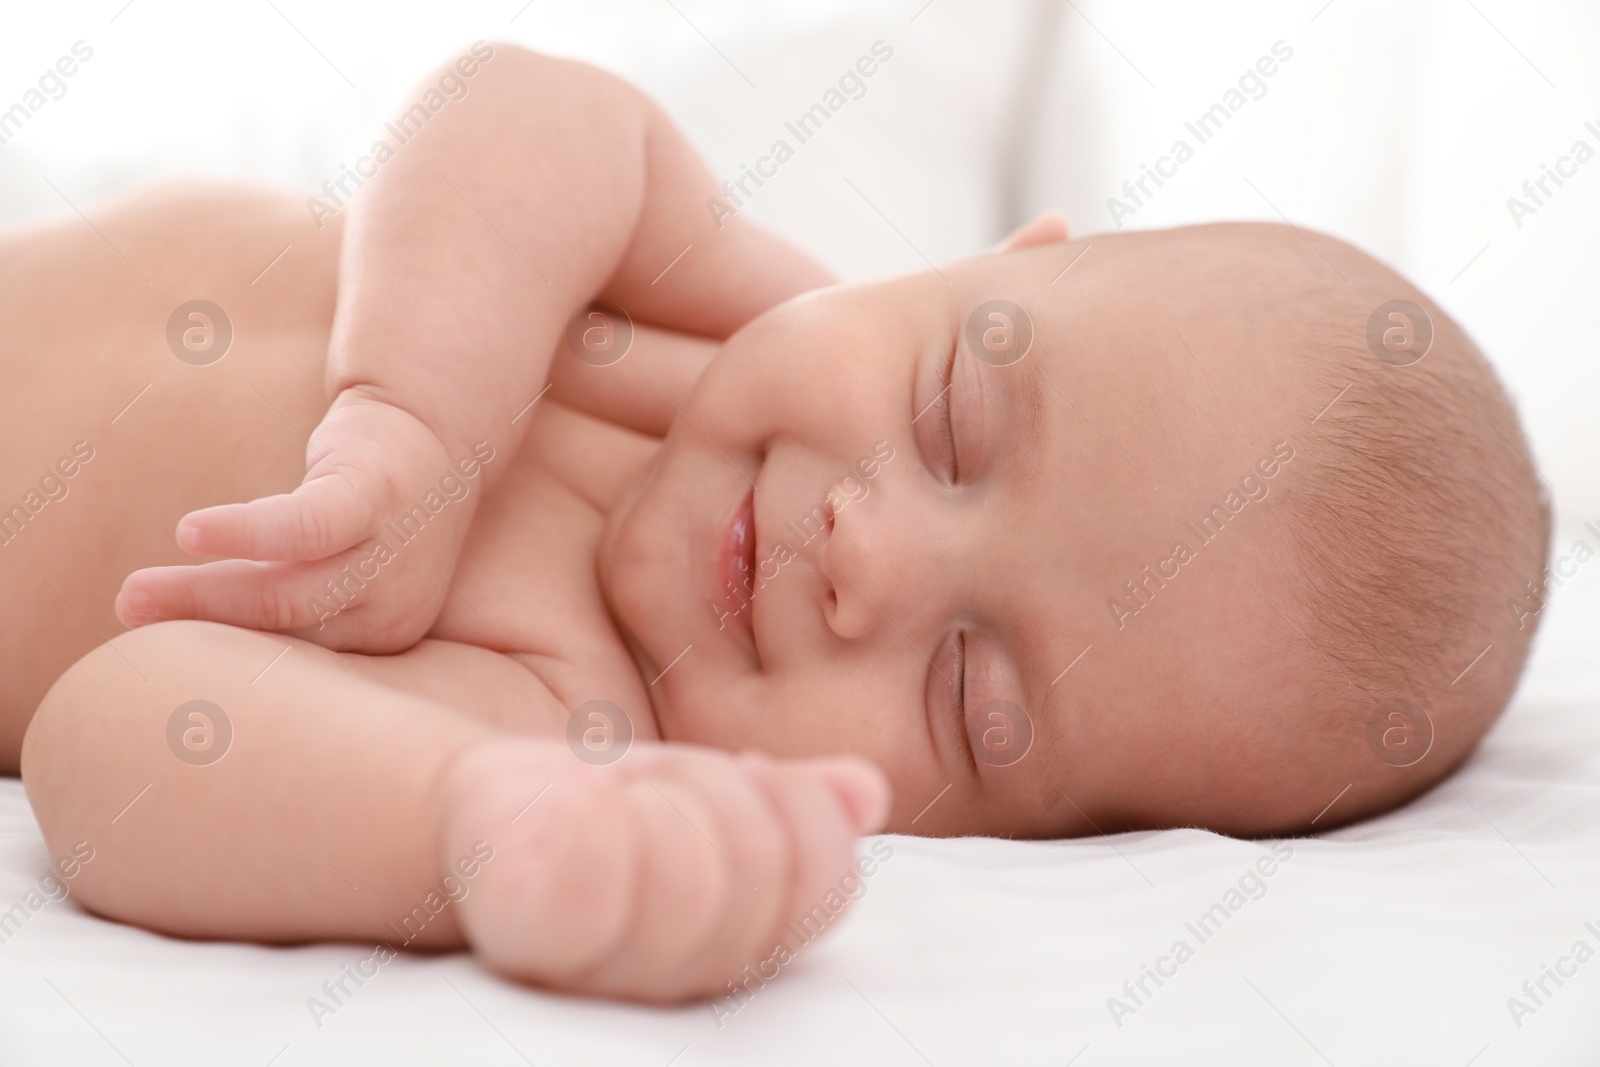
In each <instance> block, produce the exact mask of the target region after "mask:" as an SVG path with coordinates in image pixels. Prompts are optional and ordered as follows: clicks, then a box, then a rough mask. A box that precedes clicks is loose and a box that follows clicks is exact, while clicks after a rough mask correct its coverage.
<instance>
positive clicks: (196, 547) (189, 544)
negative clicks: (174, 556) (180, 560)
mask: <svg viewBox="0 0 1600 1067" xmlns="http://www.w3.org/2000/svg"><path fill="white" fill-rule="evenodd" d="M201 541H202V538H201V536H200V531H199V530H197V529H195V528H194V527H193V526H183V525H180V526H179V527H178V547H179V548H181V549H183V550H184V551H185V552H199V551H201Z"/></svg>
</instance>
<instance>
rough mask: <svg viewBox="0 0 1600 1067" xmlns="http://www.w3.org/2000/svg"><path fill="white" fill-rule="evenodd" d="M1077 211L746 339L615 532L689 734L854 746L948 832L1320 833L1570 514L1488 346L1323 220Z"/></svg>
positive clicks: (736, 742) (1394, 765)
mask: <svg viewBox="0 0 1600 1067" xmlns="http://www.w3.org/2000/svg"><path fill="white" fill-rule="evenodd" d="M1059 237H1060V234H1059V232H1053V231H1052V227H1051V226H1050V224H1049V223H1044V224H1042V225H1040V226H1036V227H1033V228H1030V229H1029V230H1026V231H1024V232H1023V234H1022V235H1020V238H1019V239H1014V240H1013V243H1012V246H1011V247H1010V248H1008V249H1007V250H1006V251H1003V252H1000V253H997V254H994V255H988V256H982V257H979V258H976V259H972V260H968V261H965V262H961V263H957V264H953V265H950V266H946V267H942V268H940V269H938V270H935V271H933V272H931V273H927V274H919V275H914V276H910V277H905V278H898V279H894V280H891V281H886V282H880V283H874V284H869V285H852V286H839V287H836V288H832V289H827V290H822V291H819V292H816V293H812V294H808V295H806V296H804V297H801V298H799V299H797V300H794V301H791V302H789V303H788V304H785V305H783V306H781V307H778V308H775V309H773V310H772V311H770V312H769V313H767V314H765V315H763V316H761V317H760V318H759V319H757V320H756V321H754V322H752V323H750V324H749V325H748V326H747V327H746V328H745V329H743V330H741V331H740V332H739V333H738V334H736V335H735V336H734V337H733V338H731V339H730V340H729V341H728V343H727V344H726V346H724V348H723V349H722V350H721V351H720V353H719V354H718V356H717V357H716V359H715V360H714V361H713V363H712V365H711V366H710V368H709V369H708V370H707V372H706V374H705V376H704V377H703V379H702V380H701V382H700V383H699V385H698V386H697V387H696V389H695V392H694V394H693V397H692V399H691V401H690V402H689V404H688V405H686V407H685V408H684V411H683V414H682V416H681V417H680V418H679V419H678V420H677V421H676V422H675V423H674V424H673V426H672V429H671V431H670V433H669V434H668V436H667V439H666V443H665V445H664V447H663V448H662V450H661V453H660V455H659V457H658V459H657V461H656V462H655V463H654V465H653V466H652V467H651V469H650V471H649V473H648V474H647V475H646V476H645V477H644V478H643V479H642V480H641V481H640V482H639V483H638V484H637V485H636V486H635V487H634V488H633V489H632V490H631V491H630V493H629V495H628V498H627V499H626V501H625V502H624V504H623V505H622V506H621V507H619V508H618V509H617V510H616V512H615V513H614V514H613V516H612V518H611V520H610V523H609V525H608V528H607V531H606V534H605V537H604V538H603V541H602V547H601V558H600V572H601V580H602V584H603V586H604V588H605V591H606V596H607V598H608V600H609V602H610V604H611V605H612V608H613V610H614V613H615V616H616V618H617V620H618V622H619V623H620V625H621V627H622V629H623V630H624V632H625V634H626V635H627V638H628V641H629V644H630V646H631V648H632V650H633V652H634V655H635V657H636V659H637V661H638V664H639V667H640V670H641V672H642V673H643V674H644V676H645V678H646V680H649V679H652V678H654V679H656V681H655V682H654V683H653V684H652V685H650V687H649V693H650V697H651V700H652V701H653V703H654V712H655V715H656V717H657V721H658V723H659V725H660V728H661V732H662V736H663V737H665V738H667V739H669V740H677V741H687V742H695V743H701V744H706V745H714V746H717V747H720V748H727V749H735V750H738V749H746V748H750V749H758V750H761V751H763V752H767V753H769V754H772V755H775V756H784V757H788V756H807V755H822V754H832V753H838V752H853V753H857V754H859V755H862V756H865V757H867V758H868V759H871V760H872V761H874V762H875V763H877V764H878V765H879V766H881V767H882V768H883V770H884V771H885V772H886V774H887V775H888V777H889V779H890V782H891V783H892V785H893V787H894V807H893V814H892V817H891V820H890V829H892V830H898V831H904V832H912V833H928V834H958V833H987V834H998V835H1016V836H1028V837H1043V836H1070V835H1077V834H1084V833H1093V832H1095V831H1096V830H1100V831H1107V832H1109V831H1114V830H1123V829H1132V828H1144V827H1162V826H1174V825H1198V826H1204V827H1207V828H1210V829H1213V830H1217V831H1220V832H1226V833H1235V834H1266V833H1278V832H1291V831H1295V830H1300V829H1304V828H1306V827H1308V826H1310V825H1311V824H1312V822H1313V820H1317V822H1316V825H1317V827H1319V828H1321V827H1326V826H1329V825H1332V824H1336V823H1338V822H1343V821H1347V820H1349V819H1352V818H1356V817H1359V816H1362V815H1366V814H1370V813H1373V812H1376V811H1379V810H1382V809H1384V808H1387V807H1390V806H1392V805H1394V804H1396V803H1398V802H1400V801H1401V800H1404V799H1405V798H1407V797H1410V796H1412V795H1414V794H1416V793H1417V792H1419V791H1420V790H1422V789H1423V788H1425V787H1426V786H1428V785H1429V784H1431V783H1432V782H1434V781H1436V780H1437V779H1438V778H1439V777H1440V776H1441V775H1442V774H1444V773H1446V772H1447V771H1449V770H1450V769H1451V768H1452V767H1454V766H1455V765H1456V764H1458V763H1459V762H1460V761H1461V760H1462V759H1463V758H1464V757H1465V756H1466V754H1467V753H1468V752H1469V751H1470V750H1471V749H1472V747H1473V745H1474V744H1475V743H1476V742H1477V740H1478V739H1479V738H1480V737H1481V736H1482V734H1483V732H1484V731H1485V729H1487V727H1488V726H1489V724H1490V723H1491V722H1492V721H1493V720H1494V718H1495V716H1496V715H1497V714H1498V713H1499V712H1500V710H1501V709H1502V708H1503V707H1504V706H1505V703H1506V701H1507V700H1508V699H1509V697H1510V694H1511V691H1512V689H1513V687H1514V685H1515V683H1516V680H1517V677H1518V675H1519V673H1520V671H1521V668H1522V664H1523V661H1524V659H1525V658H1526V655H1527V651H1528V647H1529V642H1530V640H1531V638H1532V634H1533V630H1534V625H1535V623H1536V621H1537V614H1536V611H1534V610H1533V609H1534V608H1535V607H1536V604H1537V602H1536V601H1529V600H1528V599H1527V598H1528V593H1529V589H1528V587H1527V585H1526V583H1528V582H1530V581H1531V582H1534V583H1535V587H1537V583H1538V579H1539V577H1540V575H1541V574H1542V571H1543V567H1544V561H1545V550H1546V544H1547V541H1548V517H1547V511H1546V508H1545V505H1544V503H1543V498H1542V494H1541V491H1540V487H1539V483H1538V479H1537V476H1536V474H1535V472H1534V470H1533V469H1532V467H1531V465H1530V463H1529V461H1528V459H1527V458H1526V452H1527V446H1526V445H1525V443H1524V442H1523V439H1522V436H1521V433H1520V432H1519V429H1518V426H1517V420H1516V416H1515V414H1514V412H1513V410H1512V408H1511V405H1510V403H1509V402H1508V400H1507V398H1506V396H1505V394H1504V392H1503V391H1502V390H1501V388H1500V386H1499V384H1498V382H1497V381H1496V380H1495V377H1494V374H1493V372H1492V371H1491V370H1490V369H1489V367H1488V365H1487V364H1486V363H1485V362H1484V360H1483V357H1482V356H1481V355H1480V354H1479V352H1478V350H1477V349H1476V348H1475V347H1474V346H1473V344H1472V342H1471V341H1470V340H1469V339H1468V338H1467V337H1466V336H1465V334H1463V333H1462V331H1461V330H1460V329H1459V328H1458V327H1457V326H1456V324H1455V323H1454V322H1452V321H1451V320H1450V319H1449V318H1448V317H1446V316H1445V315H1444V314H1443V313H1442V312H1440V311H1439V309H1438V308H1436V307H1435V306H1434V305H1433V304H1432V303H1431V302H1430V301H1429V300H1428V299H1427V298H1426V297H1425V296H1423V295H1422V294H1421V293H1420V292H1418V291H1417V290H1416V289H1415V288H1413V287H1412V286H1411V285H1409V284H1408V283H1407V282H1405V281H1404V280H1403V279H1401V278H1400V277H1398V276H1397V275H1396V274H1394V273H1393V272H1392V271H1390V270H1389V269H1387V268H1385V267H1383V266H1382V265H1380V264H1378V263H1376V262H1374V261H1373V260H1372V259H1371V258H1369V257H1368V256H1366V255H1364V254H1363V253H1361V252H1359V251H1357V250H1355V249H1353V248H1351V247H1349V246H1348V245H1345V244H1342V243H1340V242H1338V241H1335V240H1332V239H1330V238H1327V237H1323V236H1321V235H1317V234H1308V233H1305V232H1303V231H1300V230H1297V229H1294V228H1290V227H1285V226H1276V225H1260V224H1240V225H1214V226H1200V227H1191V228H1186V229H1179V230H1170V231H1161V232H1148V233H1130V234H1125V235H1116V236H1107V235H1102V236H1096V237H1094V238H1092V239H1090V240H1087V241H1070V242H1069V241H1064V240H1059V239H1058V238H1059ZM747 508H748V509H749V510H746V509H747ZM752 516H753V524H752V522H751V517H752ZM1523 603H1526V604H1527V605H1528V606H1527V607H1522V608H1519V607H1517V605H1519V604H1523ZM663 672H664V673H663ZM658 675H659V678H658V677H657V676H658ZM1347 787H1348V788H1347ZM1336 797H1337V798H1338V799H1337V803H1333V804H1332V806H1331V808H1329V810H1327V811H1326V813H1324V812H1323V809H1324V808H1328V807H1329V805H1330V802H1333V801H1334V800H1335V798H1336ZM1319 816H1320V818H1318V817H1319Z"/></svg>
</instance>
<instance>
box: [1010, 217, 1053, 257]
mask: <svg viewBox="0 0 1600 1067" xmlns="http://www.w3.org/2000/svg"><path fill="white" fill-rule="evenodd" d="M1066 239H1067V220H1066V218H1064V217H1063V216H1062V214H1061V213H1060V212H1059V211H1046V212H1045V213H1044V214H1042V215H1040V216H1038V217H1037V218H1035V219H1034V220H1033V221H1032V222H1028V223H1024V224H1023V225H1022V226H1020V227H1018V228H1017V229H1016V231H1015V232H1013V233H1012V234H1011V236H1010V237H1007V238H1006V239H1005V240H1004V241H1001V242H1000V251H1002V252H1015V251H1016V250H1017V249H1019V248H1033V247H1034V246H1036V245H1048V244H1054V243H1055V242H1057V241H1065V240H1066Z"/></svg>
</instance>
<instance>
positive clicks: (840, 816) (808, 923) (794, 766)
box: [764, 760, 888, 951]
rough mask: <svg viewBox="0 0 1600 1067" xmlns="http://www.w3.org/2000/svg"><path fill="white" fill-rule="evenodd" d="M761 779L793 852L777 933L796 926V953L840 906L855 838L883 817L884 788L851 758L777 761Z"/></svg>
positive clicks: (871, 771)
mask: <svg viewBox="0 0 1600 1067" xmlns="http://www.w3.org/2000/svg"><path fill="white" fill-rule="evenodd" d="M764 780H765V782H766V784H767V786H768V790H769V796H770V797H771V801H772V804H773V806H774V808H775V809H776V810H777V811H778V812H779V814H780V815H781V817H782V818H783V819H784V822H785V824H786V826H787V831H788V835H789V840H790V842H791V849H792V857H793V859H792V864H791V868H790V870H791V872H792V873H791V874H790V877H789V882H788V886H787V888H788V894H789V895H788V899H787V900H786V902H785V904H784V906H783V908H782V909H781V910H780V912H779V915H778V928H777V929H776V930H775V931H774V937H776V936H778V934H779V933H780V932H782V931H790V932H794V931H798V933H797V934H794V936H790V937H788V938H786V939H785V940H788V941H791V942H793V941H795V939H796V938H797V937H798V938H799V939H800V943H797V944H792V945H791V947H792V948H793V949H794V950H796V951H798V950H799V949H800V947H801V944H803V943H808V942H809V941H810V940H811V939H812V938H814V937H816V936H818V935H819V934H821V933H822V931H823V930H825V929H827V928H828V927H829V926H830V925H831V924H832V922H833V921H834V920H835V919H836V918H838V916H839V913H840V912H841V911H842V910H843V905H844V902H845V899H846V896H847V894H846V893H845V892H844V891H843V890H842V889H841V884H842V880H843V879H844V876H845V874H846V873H847V872H848V871H851V870H852V869H853V867H854V863H855V841H856V838H857V836H859V835H860V834H862V833H867V832H870V831H871V830H873V829H876V828H877V826H878V825H879V824H880V823H881V820H882V818H883V814H882V813H883V811H884V810H885V809H886V808H887V806H888V787H887V786H886V785H885V784H884V783H883V776H882V774H881V773H880V772H878V771H877V770H876V768H865V767H864V765H862V764H861V763H860V762H859V761H855V760H851V761H842V760H827V761H812V762H805V763H780V764H774V765H772V766H771V767H770V768H768V769H767V771H766V773H765V775H764ZM841 782H842V783H844V785H843V786H842V787H841ZM858 801H859V802H861V803H859V804H858Z"/></svg>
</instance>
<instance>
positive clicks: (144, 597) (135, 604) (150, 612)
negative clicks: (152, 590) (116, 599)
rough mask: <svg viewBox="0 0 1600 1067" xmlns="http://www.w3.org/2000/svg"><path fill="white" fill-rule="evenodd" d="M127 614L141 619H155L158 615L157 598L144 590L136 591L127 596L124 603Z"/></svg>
mask: <svg viewBox="0 0 1600 1067" xmlns="http://www.w3.org/2000/svg"><path fill="white" fill-rule="evenodd" d="M123 606H124V607H125V608H127V613H128V614H129V615H133V616H135V617H137V618H141V619H149V618H154V617H155V614H156V598H155V597H153V596H151V595H150V594H149V593H146V592H144V591H143V590H135V591H133V592H131V593H129V594H128V595H127V598H126V599H125V600H124V601H123Z"/></svg>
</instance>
